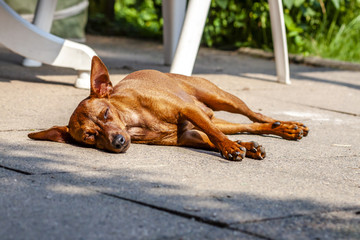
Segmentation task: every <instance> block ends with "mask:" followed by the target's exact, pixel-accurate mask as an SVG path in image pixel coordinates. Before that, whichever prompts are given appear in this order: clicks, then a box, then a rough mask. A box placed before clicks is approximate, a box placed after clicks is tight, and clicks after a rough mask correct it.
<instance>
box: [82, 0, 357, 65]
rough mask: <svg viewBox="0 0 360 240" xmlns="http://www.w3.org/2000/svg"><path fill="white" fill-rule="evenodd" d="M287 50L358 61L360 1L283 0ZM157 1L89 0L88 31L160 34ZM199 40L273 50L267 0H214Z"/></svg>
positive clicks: (155, 36)
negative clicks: (201, 38)
mask: <svg viewBox="0 0 360 240" xmlns="http://www.w3.org/2000/svg"><path fill="white" fill-rule="evenodd" d="M283 5H284V13H285V24H286V31H287V40H288V48H289V52H290V53H296V54H302V55H305V56H308V55H312V56H321V57H323V58H330V59H338V60H344V61H350V62H360V31H359V30H360V0H283ZM161 16H162V14H161V0H111V1H102V0H91V1H90V6H89V19H88V24H87V28H86V30H87V32H88V33H92V34H105V35H126V36H131V37H138V38H152V39H159V40H161V38H162V24H163V19H162V17H161ZM202 44H203V45H205V46H208V47H215V48H220V49H225V50H227V49H228V50H232V49H236V48H239V47H253V48H261V49H264V50H267V51H271V50H272V38H271V27H270V16H269V6H268V2H267V1H266V0H212V3H211V9H210V12H209V16H208V19H207V23H206V27H205V31H204V35H203V40H202Z"/></svg>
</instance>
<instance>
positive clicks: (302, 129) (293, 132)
mask: <svg viewBox="0 0 360 240" xmlns="http://www.w3.org/2000/svg"><path fill="white" fill-rule="evenodd" d="M271 128H272V129H273V131H274V132H276V133H277V135H279V136H281V137H283V138H285V139H288V140H300V139H302V138H303V137H306V136H307V135H308V133H309V129H308V128H307V127H306V126H305V125H304V124H302V123H298V122H280V121H277V122H274V123H272V125H271Z"/></svg>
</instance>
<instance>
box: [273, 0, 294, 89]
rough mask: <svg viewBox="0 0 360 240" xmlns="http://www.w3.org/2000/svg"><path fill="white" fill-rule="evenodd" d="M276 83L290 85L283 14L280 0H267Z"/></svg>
mask: <svg viewBox="0 0 360 240" xmlns="http://www.w3.org/2000/svg"><path fill="white" fill-rule="evenodd" d="M268 2H269V7H270V19H271V31H272V38H273V44H274V53H275V64H276V72H277V78H278V82H280V83H285V84H290V83H291V82H290V70H289V58H288V50H287V41H286V32H285V22H284V13H283V6H282V2H281V0H268Z"/></svg>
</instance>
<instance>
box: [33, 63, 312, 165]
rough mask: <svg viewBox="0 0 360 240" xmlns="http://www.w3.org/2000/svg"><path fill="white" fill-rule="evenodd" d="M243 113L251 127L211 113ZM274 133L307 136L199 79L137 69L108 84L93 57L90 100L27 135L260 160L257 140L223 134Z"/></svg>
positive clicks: (108, 147) (294, 137) (299, 126)
mask: <svg viewBox="0 0 360 240" xmlns="http://www.w3.org/2000/svg"><path fill="white" fill-rule="evenodd" d="M219 110H223V111H228V112H231V113H238V114H243V115H245V116H246V117H248V118H249V119H250V120H252V121H253V122H254V123H251V124H237V123H230V122H227V121H225V120H221V119H217V118H215V117H214V112H213V111H219ZM243 132H247V133H253V134H274V135H278V136H281V137H283V138H285V139H289V140H298V139H301V138H302V137H303V136H307V134H308V132H309V129H308V128H307V127H306V126H304V124H302V123H298V122H284V121H278V120H275V119H273V118H270V117H267V116H264V115H262V114H260V113H255V112H253V111H251V110H250V109H249V108H248V107H247V106H246V105H245V103H244V102H243V101H241V100H240V99H239V98H237V97H236V96H234V95H232V94H230V93H228V92H225V91H223V90H221V89H220V88H218V87H217V86H216V85H214V84H213V83H211V82H209V81H208V80H206V79H203V78H200V77H187V76H183V75H179V74H171V73H161V72H158V71H155V70H142V71H137V72H134V73H131V74H129V75H128V76H126V77H125V78H124V79H123V80H122V81H120V82H119V83H118V84H117V85H116V86H114V87H113V86H112V83H111V81H110V78H109V73H108V70H107V69H106V67H105V65H104V64H103V63H102V61H101V60H100V58H98V57H96V56H95V57H93V59H92V68H91V91H90V96H89V97H88V98H86V99H84V100H83V101H82V102H80V104H79V105H78V107H77V108H76V109H75V111H74V113H73V114H72V116H71V117H70V121H69V124H68V125H67V126H62V127H52V128H50V129H48V130H45V131H41V132H37V133H30V134H29V135H28V136H29V137H30V138H32V139H37V140H49V141H56V142H65V143H69V142H72V141H75V142H78V143H82V144H85V145H88V146H92V147H95V148H99V149H104V150H106V151H110V152H125V151H126V150H127V149H128V147H129V146H130V142H132V143H146V144H158V145H175V146H186V147H194V148H201V149H207V150H213V151H219V152H220V153H221V155H222V156H223V157H224V158H226V159H229V160H241V159H243V158H244V157H245V156H247V157H250V158H254V159H263V158H264V157H265V150H264V148H263V147H262V146H261V145H259V144H257V143H256V142H241V141H231V140H230V139H228V138H227V137H226V135H225V134H236V133H243Z"/></svg>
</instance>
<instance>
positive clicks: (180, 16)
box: [162, 0, 186, 65]
mask: <svg viewBox="0 0 360 240" xmlns="http://www.w3.org/2000/svg"><path fill="white" fill-rule="evenodd" d="M162 12H163V18H164V26H163V30H164V34H163V41H164V63H165V65H171V63H172V61H173V58H174V55H175V50H176V46H177V44H178V42H179V38H180V33H181V29H182V26H183V23H184V19H185V12H186V1H185V0H163V2H162Z"/></svg>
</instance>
